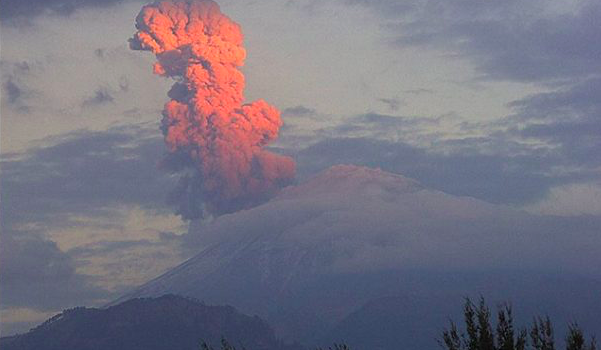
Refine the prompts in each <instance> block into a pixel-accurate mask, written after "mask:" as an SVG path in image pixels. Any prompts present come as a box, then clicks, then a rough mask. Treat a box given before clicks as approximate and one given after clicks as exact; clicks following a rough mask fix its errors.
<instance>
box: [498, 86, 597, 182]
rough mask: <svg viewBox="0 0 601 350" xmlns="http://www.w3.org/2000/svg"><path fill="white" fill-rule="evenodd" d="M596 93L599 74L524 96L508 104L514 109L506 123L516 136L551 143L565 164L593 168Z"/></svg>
mask: <svg viewBox="0 0 601 350" xmlns="http://www.w3.org/2000/svg"><path fill="white" fill-rule="evenodd" d="M599 94H601V78H593V79H588V80H585V81H583V82H580V83H577V84H575V85H573V86H571V87H569V88H563V89H560V90H558V91H554V92H549V93H540V94H534V95H532V96H528V97H526V98H524V99H521V100H519V101H515V102H513V103H512V104H511V106H512V107H514V108H515V109H516V112H517V113H516V115H514V116H512V117H510V118H509V119H508V121H507V125H508V126H509V128H510V130H511V131H512V133H513V134H515V135H517V136H520V137H523V138H528V139H536V140H541V141H543V142H545V143H547V144H549V145H550V146H551V147H554V149H555V151H556V152H557V153H559V154H560V155H561V156H562V157H563V159H565V162H566V165H570V166H572V167H577V168H585V169H589V171H591V172H595V168H597V167H598V166H599V165H601V154H599V149H600V148H601V134H599V130H601V102H600V101H599V99H598V98H597V96H599ZM514 124H518V126H512V125H514Z"/></svg>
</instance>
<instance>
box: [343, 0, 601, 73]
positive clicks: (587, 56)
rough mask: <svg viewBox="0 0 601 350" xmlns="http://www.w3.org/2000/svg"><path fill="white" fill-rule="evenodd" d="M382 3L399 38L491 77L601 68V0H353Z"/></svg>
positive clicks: (401, 42)
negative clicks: (561, 4) (558, 6)
mask: <svg viewBox="0 0 601 350" xmlns="http://www.w3.org/2000/svg"><path fill="white" fill-rule="evenodd" d="M347 2H348V3H352V4H362V5H365V6H369V7H371V8H375V9H377V10H378V11H380V12H381V13H382V17H383V18H384V19H386V20H387V21H388V26H389V27H390V28H391V30H393V31H398V32H399V33H401V34H400V35H399V36H398V38H397V40H396V44H398V45H404V46H407V45H418V46H422V45H425V46H429V47H433V48H435V49H442V50H445V51H447V52H449V53H451V54H454V55H459V56H460V57H465V58H467V59H469V60H470V61H471V62H472V63H473V64H474V65H475V67H476V68H477V70H478V71H479V72H480V73H481V74H482V75H483V77H484V78H487V79H495V80H514V81H526V82H532V81H535V82H541V81H543V82H544V81H549V80H573V79H575V78H577V77H587V76H590V75H591V73H595V72H600V71H601V63H600V62H599V60H598V57H599V56H601V48H599V45H597V44H596V43H597V42H598V40H599V38H601V28H600V27H599V26H598V23H599V21H601V3H599V2H598V1H595V0H588V1H585V2H582V3H579V4H578V5H577V6H578V7H577V9H576V10H575V11H573V12H571V11H569V10H568V11H565V13H556V12H557V11H555V12H554V11H553V10H551V2H548V1H538V0H532V1H516V0H511V1H501V2H495V1H492V2H491V1H477V0H461V1H440V0H430V1H417V2H411V3H409V2H398V1H396V0H381V1H363V0H353V1H347Z"/></svg>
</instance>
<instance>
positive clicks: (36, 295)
mask: <svg viewBox="0 0 601 350" xmlns="http://www.w3.org/2000/svg"><path fill="white" fill-rule="evenodd" d="M0 278H1V280H2V283H0V292H1V294H2V301H1V303H0V304H1V306H2V307H3V308H8V307H27V308H33V309H36V310H43V311H44V310H56V309H61V308H65V307H73V306H76V305H82V304H86V303H89V302H91V301H93V300H95V299H98V298H102V297H107V296H108V295H109V293H108V292H107V291H105V290H103V289H101V288H99V287H96V286H94V285H93V283H92V281H91V279H90V278H89V277H87V276H84V275H81V274H78V273H77V272H76V270H75V263H74V261H73V259H72V258H71V257H70V256H69V255H67V254H66V253H64V252H62V251H61V250H60V249H59V248H58V247H57V245H56V243H54V242H52V241H48V240H45V239H44V238H42V237H41V235H38V234H36V233H33V232H25V231H15V230H11V229H8V230H7V229H3V230H2V244H1V245H0Z"/></svg>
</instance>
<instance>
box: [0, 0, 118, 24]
mask: <svg viewBox="0 0 601 350" xmlns="http://www.w3.org/2000/svg"><path fill="white" fill-rule="evenodd" d="M123 1H125V0H4V1H3V2H2V11H0V19H10V18H31V17H33V16H37V15H40V14H43V13H45V12H49V13H53V14H59V15H69V14H71V13H73V12H74V11H76V10H78V9H80V8H84V7H101V6H110V5H114V4H117V3H121V2H123Z"/></svg>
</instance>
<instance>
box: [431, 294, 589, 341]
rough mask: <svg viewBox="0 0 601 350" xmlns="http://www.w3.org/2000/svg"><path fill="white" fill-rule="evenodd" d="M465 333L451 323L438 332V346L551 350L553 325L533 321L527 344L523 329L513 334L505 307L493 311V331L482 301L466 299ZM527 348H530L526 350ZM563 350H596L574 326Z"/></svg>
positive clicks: (509, 316)
mask: <svg viewBox="0 0 601 350" xmlns="http://www.w3.org/2000/svg"><path fill="white" fill-rule="evenodd" d="M463 316H464V321H465V333H461V334H460V333H459V331H458V329H457V325H456V324H455V323H454V322H453V321H452V320H451V321H450V328H448V329H445V330H444V331H443V333H442V339H440V340H439V341H438V343H439V344H440V345H441V346H442V347H443V348H444V349H447V350H525V349H529V348H530V347H531V348H532V349H533V350H555V340H554V334H553V326H552V324H551V320H550V319H549V317H546V318H544V319H543V318H541V317H537V318H535V319H534V322H533V324H532V327H531V328H530V332H529V333H530V344H528V332H527V331H526V330H525V329H522V330H519V331H517V332H516V330H515V327H514V324H513V313H512V310H511V306H510V305H509V304H503V305H502V306H500V307H499V310H498V312H497V324H496V327H495V328H494V329H495V331H494V332H493V331H492V329H493V327H492V325H491V322H490V318H491V312H490V309H489V308H488V306H486V303H485V302H484V298H482V297H480V302H479V303H478V305H474V303H472V301H471V300H470V299H469V298H466V299H465V305H464V307H463ZM529 345H530V347H529ZM566 350H596V341H595V338H594V337H592V338H591V340H590V342H589V344H588V345H587V344H586V340H585V337H584V334H583V332H582V330H581V329H580V327H578V325H577V324H576V323H572V324H570V326H569V331H568V334H567V336H566Z"/></svg>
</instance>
